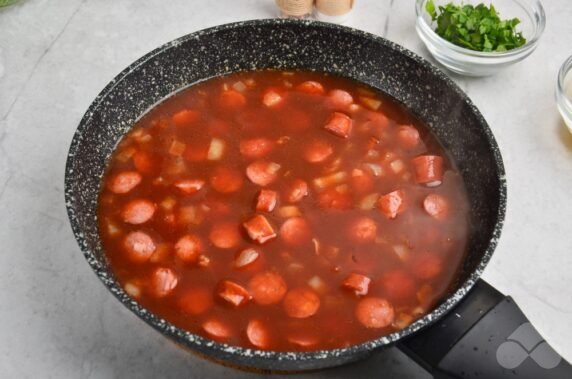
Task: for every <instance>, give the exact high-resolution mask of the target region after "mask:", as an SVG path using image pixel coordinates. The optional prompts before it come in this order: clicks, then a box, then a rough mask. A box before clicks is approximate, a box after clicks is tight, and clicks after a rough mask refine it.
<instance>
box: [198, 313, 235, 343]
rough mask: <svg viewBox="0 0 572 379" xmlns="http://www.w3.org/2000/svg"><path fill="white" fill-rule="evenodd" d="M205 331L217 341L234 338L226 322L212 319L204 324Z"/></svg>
mask: <svg viewBox="0 0 572 379" xmlns="http://www.w3.org/2000/svg"><path fill="white" fill-rule="evenodd" d="M202 327H203V330H204V331H205V332H207V333H208V334H209V335H210V336H211V337H213V338H216V339H221V340H222V339H227V338H229V337H231V336H232V329H231V328H230V326H228V324H227V323H225V322H224V321H221V320H218V319H215V318H210V319H208V320H206V321H205V322H203V325H202Z"/></svg>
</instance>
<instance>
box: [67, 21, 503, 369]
mask: <svg viewBox="0 0 572 379" xmlns="http://www.w3.org/2000/svg"><path fill="white" fill-rule="evenodd" d="M267 68H276V69H296V68H298V69H305V70H314V71H325V72H330V73H334V74H338V75H342V76H345V77H348V78H352V79H355V80H358V81H361V82H363V83H366V84H368V85H370V86H372V87H374V88H377V89H379V90H381V91H383V92H385V93H387V94H389V95H390V96H392V97H394V98H396V99H398V100H399V101H401V102H402V103H403V104H405V105H406V106H407V107H408V108H409V109H410V110H411V111H412V112H413V113H414V114H415V115H416V116H417V117H419V118H420V119H422V120H424V121H425V122H427V123H428V124H429V125H430V127H431V128H432V130H433V132H434V133H435V135H436V136H437V137H438V139H439V140H440V141H441V143H442V144H443V145H444V146H445V148H446V149H448V150H449V152H450V153H451V155H452V157H453V159H454V160H455V161H456V163H457V165H458V167H459V169H460V170H461V173H462V175H463V177H464V179H465V183H466V186H467V190H468V193H469V197H470V201H471V207H472V215H473V220H472V221H473V231H474V233H473V235H472V238H471V240H470V248H469V255H468V259H467V260H466V261H465V262H464V266H463V271H462V273H461V276H460V279H459V283H457V288H458V289H457V290H456V291H455V292H454V293H453V294H452V295H451V296H450V297H449V298H448V299H447V300H446V301H444V302H443V303H442V304H440V305H439V306H438V307H437V308H436V309H435V310H434V311H433V312H432V313H430V314H429V315H427V316H425V317H423V318H422V319H420V320H418V321H417V322H415V323H413V324H412V325H410V326H409V327H407V328H406V329H404V330H402V331H400V332H398V333H393V334H391V335H389V336H386V337H383V338H379V339H376V340H372V341H369V342H367V343H364V344H360V345H356V346H353V347H350V348H346V349H336V350H328V351H318V352H312V353H276V352H265V351H258V350H252V349H245V348H239V347H234V346H229V345H225V344H220V343H216V342H212V341H210V340H207V339H205V338H202V337H199V336H196V335H194V334H191V333H188V332H185V331H183V330H180V329H178V328H176V327H175V326H173V325H171V324H169V323H168V322H166V321H165V320H162V319H159V318H157V317H155V316H154V315H153V314H151V313H149V312H148V311H146V310H145V309H144V308H142V307H141V306H140V305H139V304H137V302H135V301H133V300H132V299H130V298H129V297H128V296H127V295H126V294H125V293H124V292H123V290H122V289H121V288H120V287H119V286H118V285H117V283H116V281H115V279H114V277H113V275H112V274H111V273H110V270H109V267H108V266H107V262H106V259H105V256H104V253H103V251H102V248H101V244H100V241H99V236H98V230H97V222H96V201H97V195H98V192H99V186H100V178H101V176H102V174H103V172H104V168H105V163H106V159H107V158H108V157H109V155H110V154H111V152H112V151H113V149H114V147H115V145H116V144H117V142H118V141H119V140H120V138H121V137H122V135H123V134H124V133H125V132H126V131H127V130H128V129H129V128H130V127H131V126H132V125H133V123H134V122H135V120H136V119H137V118H138V117H140V116H141V115H142V114H143V113H145V112H146V110H148V109H149V108H150V107H152V106H153V105H154V104H156V103H158V102H159V101H161V100H162V99H164V98H165V97H166V96H168V95H169V94H171V93H173V92H174V91H177V90H180V89H181V88H183V87H186V86H189V85H191V84H193V83H196V82H199V81H202V80H205V79H208V78H210V77H213V76H219V75H224V74H228V73H231V72H235V71H241V70H255V69H267ZM65 196H66V206H67V209H68V215H69V218H70V221H71V224H72V228H73V231H74V234H75V236H76V239H77V241H78V243H79V245H80V247H81V250H82V251H83V253H84V255H85V257H86V259H87V261H88V263H89V264H90V266H91V267H92V268H93V270H94V271H95V272H96V274H97V275H98V276H99V278H100V279H101V280H102V281H103V283H104V284H105V285H106V286H107V287H108V288H109V290H110V291H111V292H112V293H113V294H114V295H115V296H116V297H117V298H118V299H119V300H120V301H121V302H122V303H123V304H124V305H125V306H126V307H128V308H129V309H130V310H131V311H133V312H134V313H135V314H137V315H138V316H139V317H140V318H142V319H143V320H145V321H146V322H147V323H148V324H150V325H151V326H153V327H154V328H155V329H157V330H158V331H160V332H161V333H163V334H164V335H166V336H168V337H170V338H172V339H173V340H175V341H176V342H178V343H180V344H181V345H183V346H185V347H188V348H190V349H192V350H195V351H198V352H201V353H203V354H206V355H208V356H212V357H214V358H216V359H219V360H224V361H228V362H232V363H234V364H237V365H244V366H249V367H254V368H261V369H275V370H289V369H296V370H305V369H316V368H322V367H330V366H335V365H340V364H343V363H347V362H350V361H354V360H357V359H359V358H362V357H364V356H366V355H368V354H369V353H371V352H372V351H373V350H374V349H377V348H381V347H383V346H385V345H388V344H390V343H392V342H394V341H396V340H398V339H400V338H402V337H404V336H406V335H409V334H411V333H413V332H414V331H416V330H418V329H420V328H422V327H423V326H425V325H427V324H429V323H432V322H433V321H434V320H436V319H437V318H439V317H440V316H441V315H443V314H444V313H445V312H447V311H448V310H450V309H451V308H452V307H453V306H454V305H455V304H456V303H457V302H458V301H459V300H460V299H461V298H462V297H463V296H464V295H465V294H466V293H467V291H469V290H470V288H471V287H472V285H473V284H474V283H475V281H476V280H477V279H478V278H479V276H480V275H481V273H482V271H483V269H484V268H485V266H486V264H487V263H488V261H489V259H490V256H491V255H492V253H493V251H494V248H495V246H496V244H497V240H498V238H499V236H500V232H501V228H502V223H503V221H504V213H505V206H506V183H505V175H504V168H503V164H502V159H501V156H500V152H499V150H498V147H497V144H496V142H495V140H494V137H493V135H492V133H491V131H490V129H489V128H488V126H487V124H486V122H485V120H484V119H483V117H482V116H481V114H480V113H479V111H478V110H477V109H476V108H475V106H474V105H473V104H472V102H471V101H470V100H469V99H468V98H467V97H466V95H465V94H464V93H463V92H462V91H461V90H460V89H459V88H458V87H457V86H456V85H455V84H454V83H453V82H452V81H451V80H450V79H449V78H447V77H446V76H445V75H444V74H443V73H442V72H441V71H439V70H438V69H436V68H435V67H434V66H432V65H430V64H429V63H427V62H426V61H424V60H423V59H422V58H420V57H418V56H417V55H415V54H413V53H412V52H410V51H408V50H406V49H404V48H402V47H400V46H398V45H395V44H393V43H390V42H388V41H387V40H384V39H383V38H380V37H376V36H374V35H371V34H368V33H364V32H361V31H357V30H353V29H349V28H345V27H341V26H336V25H331V24H324V23H319V22H311V21H304V22H296V21H287V20H260V21H249V22H243V23H236V24H228V25H222V26H220V27H215V28H211V29H207V30H204V31H201V32H197V33H193V34H190V35H187V36H185V37H182V38H179V39H177V40H175V41H172V42H170V43H168V44H166V45H164V46H162V47H160V48H158V49H156V50H154V51H153V52H151V53H149V54H147V55H146V56H144V57H143V58H141V59H139V60H138V61H136V62H135V63H133V64H132V65H131V66H129V67H128V68H127V69H125V70H124V71H123V72H122V73H121V74H119V75H118V76H117V77H116V78H115V79H114V80H113V81H112V82H111V83H109V85H108V86H107V87H106V88H105V89H104V90H103V91H102V92H101V93H100V94H99V95H98V97H97V98H96V99H95V100H94V102H93V103H92V105H91V106H90V107H89V109H88V111H87V112H86V114H85V116H84V117H83V119H82V121H81V123H80V125H79V127H78V130H77V132H76V134H75V135H74V138H73V141H72V144H71V147H70V151H69V156H68V161H67V167H66V178H65Z"/></svg>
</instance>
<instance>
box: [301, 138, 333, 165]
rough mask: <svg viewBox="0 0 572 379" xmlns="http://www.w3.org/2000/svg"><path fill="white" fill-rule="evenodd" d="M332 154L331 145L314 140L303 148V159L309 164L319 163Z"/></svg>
mask: <svg viewBox="0 0 572 379" xmlns="http://www.w3.org/2000/svg"><path fill="white" fill-rule="evenodd" d="M333 153H334V149H333V147H332V145H330V144H329V143H328V142H327V141H325V140H321V139H316V140H313V141H310V142H309V143H308V144H307V145H306V147H305V148H304V152H303V157H304V159H305V160H306V161H307V162H310V163H321V162H324V161H325V160H326V159H328V158H329V157H330V156H331V155H332V154H333Z"/></svg>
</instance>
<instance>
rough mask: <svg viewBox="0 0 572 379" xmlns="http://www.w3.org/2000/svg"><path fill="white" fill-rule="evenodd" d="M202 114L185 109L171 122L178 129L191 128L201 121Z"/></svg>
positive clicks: (174, 116) (175, 115)
mask: <svg viewBox="0 0 572 379" xmlns="http://www.w3.org/2000/svg"><path fill="white" fill-rule="evenodd" d="M200 116H201V114H200V113H199V112H198V111H195V110H192V109H184V110H182V111H179V112H177V113H175V114H174V115H173V117H172V118H171V121H172V122H173V125H175V126H177V127H185V126H191V125H192V124H194V123H195V122H197V121H198V120H199V117H200Z"/></svg>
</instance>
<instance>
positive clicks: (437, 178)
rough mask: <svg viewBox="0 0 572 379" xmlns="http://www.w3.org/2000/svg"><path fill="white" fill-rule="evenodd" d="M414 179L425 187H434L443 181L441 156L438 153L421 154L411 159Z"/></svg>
mask: <svg viewBox="0 0 572 379" xmlns="http://www.w3.org/2000/svg"><path fill="white" fill-rule="evenodd" d="M413 166H414V168H415V180H416V181H417V183H419V184H424V185H426V186H427V187H436V186H438V185H440V184H441V182H442V181H443V158H441V157H440V156H438V155H421V156H418V157H417V158H414V159H413Z"/></svg>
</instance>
